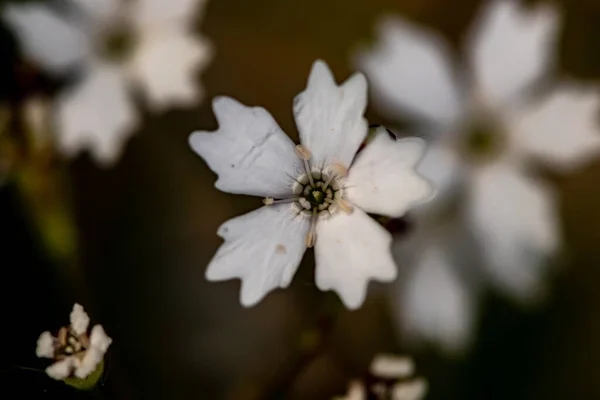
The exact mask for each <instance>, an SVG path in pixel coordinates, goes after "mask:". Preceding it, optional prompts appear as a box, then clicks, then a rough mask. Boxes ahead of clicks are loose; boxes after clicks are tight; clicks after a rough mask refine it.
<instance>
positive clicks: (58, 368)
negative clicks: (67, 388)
mask: <svg viewBox="0 0 600 400" xmlns="http://www.w3.org/2000/svg"><path fill="white" fill-rule="evenodd" d="M75 364H76V361H75V358H74V357H67V358H65V359H64V360H61V361H57V362H55V363H54V364H52V365H51V366H49V367H48V368H46V374H48V376H49V377H50V378H52V379H56V380H57V381H61V380H63V379H65V378H66V377H68V376H69V375H71V370H72V369H73V367H74V366H75Z"/></svg>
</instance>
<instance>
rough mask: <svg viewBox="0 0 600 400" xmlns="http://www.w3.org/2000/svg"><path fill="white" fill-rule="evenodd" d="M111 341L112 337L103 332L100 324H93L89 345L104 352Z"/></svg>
mask: <svg viewBox="0 0 600 400" xmlns="http://www.w3.org/2000/svg"><path fill="white" fill-rule="evenodd" d="M111 343H112V339H111V338H110V337H108V335H107V334H106V332H104V328H102V325H94V327H93V328H92V333H91V334H90V346H91V347H93V348H95V349H97V350H98V351H100V352H101V353H102V354H104V353H106V350H108V346H110V344H111Z"/></svg>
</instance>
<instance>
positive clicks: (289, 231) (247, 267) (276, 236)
mask: <svg viewBox="0 0 600 400" xmlns="http://www.w3.org/2000/svg"><path fill="white" fill-rule="evenodd" d="M309 228H310V219H308V218H305V217H301V216H298V215H297V213H296V212H295V211H294V210H293V209H292V207H291V205H290V204H275V205H271V206H265V207H261V208H259V209H258V210H255V211H252V212H249V213H248V214H244V215H242V216H240V217H237V218H233V219H230V220H229V221H227V222H225V223H224V224H223V225H221V226H220V227H219V230H218V232H217V234H218V235H219V236H221V237H222V238H223V239H225V243H223V245H222V246H221V247H220V248H219V250H218V251H217V253H216V254H215V256H214V257H213V259H212V260H211V262H210V264H209V266H208V269H207V270H206V278H207V279H208V280H210V281H222V280H228V279H232V278H240V279H241V280H242V291H241V303H242V305H244V306H246V307H250V306H253V305H255V304H256V303H258V302H259V301H260V300H261V299H262V298H263V297H264V296H265V295H266V294H267V293H268V292H270V291H271V290H273V289H275V288H278V287H280V288H285V287H287V286H289V284H290V283H291V281H292V278H293V277H294V274H295V273H296V270H297V269H298V265H299V264H300V261H301V260H302V256H303V255H304V252H305V250H306V245H305V238H306V234H307V233H308V230H309Z"/></svg>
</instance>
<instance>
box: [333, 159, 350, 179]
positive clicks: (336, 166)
mask: <svg viewBox="0 0 600 400" xmlns="http://www.w3.org/2000/svg"><path fill="white" fill-rule="evenodd" d="M329 169H330V170H331V171H333V172H334V175H338V176H346V175H348V168H346V166H345V165H344V164H342V163H341V162H340V161H335V162H334V163H333V164H331V165H330V166H329Z"/></svg>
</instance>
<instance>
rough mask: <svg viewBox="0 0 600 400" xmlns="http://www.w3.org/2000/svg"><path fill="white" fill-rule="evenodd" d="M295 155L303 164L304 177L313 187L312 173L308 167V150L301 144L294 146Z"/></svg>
mask: <svg viewBox="0 0 600 400" xmlns="http://www.w3.org/2000/svg"><path fill="white" fill-rule="evenodd" d="M296 155H297V156H298V157H299V158H300V159H301V160H302V161H303V162H304V169H305V170H306V176H307V178H308V181H309V182H310V186H312V187H315V181H314V179H313V176H312V171H311V170H310V165H309V164H308V160H310V158H311V156H312V154H311V152H310V150H308V149H307V148H306V147H304V146H302V145H301V144H299V145H296Z"/></svg>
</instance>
